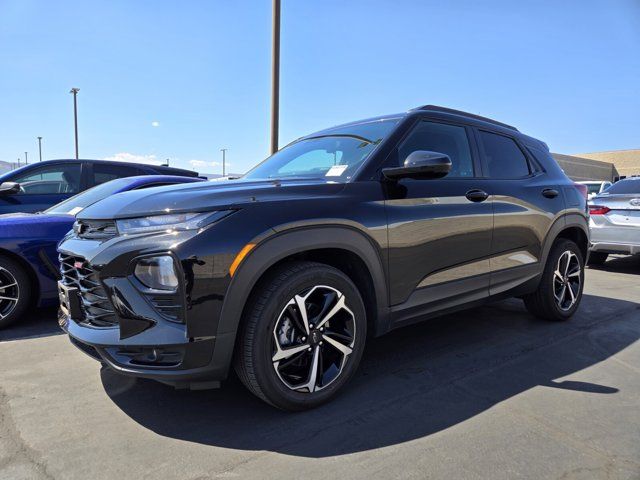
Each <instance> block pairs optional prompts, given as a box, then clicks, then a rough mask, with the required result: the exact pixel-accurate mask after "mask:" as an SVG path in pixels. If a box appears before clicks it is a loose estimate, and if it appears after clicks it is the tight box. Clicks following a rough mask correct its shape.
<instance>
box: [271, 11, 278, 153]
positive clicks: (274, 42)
mask: <svg viewBox="0 0 640 480" xmlns="http://www.w3.org/2000/svg"><path fill="white" fill-rule="evenodd" d="M272 23H273V25H272V37H271V154H272V155H273V154H274V153H276V152H277V151H278V127H279V116H280V0H273V18H272Z"/></svg>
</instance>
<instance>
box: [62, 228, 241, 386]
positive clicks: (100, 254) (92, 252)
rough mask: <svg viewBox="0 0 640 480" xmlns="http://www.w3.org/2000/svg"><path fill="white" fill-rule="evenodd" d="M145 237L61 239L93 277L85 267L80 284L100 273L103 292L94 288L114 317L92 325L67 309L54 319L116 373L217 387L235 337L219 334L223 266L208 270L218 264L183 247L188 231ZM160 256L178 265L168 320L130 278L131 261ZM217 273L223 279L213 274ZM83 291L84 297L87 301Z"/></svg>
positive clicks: (66, 252) (190, 236) (66, 250)
mask: <svg viewBox="0 0 640 480" xmlns="http://www.w3.org/2000/svg"><path fill="white" fill-rule="evenodd" d="M149 237H150V236H145V237H140V238H133V237H129V238H113V239H110V240H107V241H90V240H86V239H78V238H74V237H71V238H67V239H65V240H64V241H63V242H62V243H61V244H60V246H59V252H60V253H61V255H63V256H70V257H71V256H72V257H74V258H78V259H82V260H83V261H85V262H86V267H80V268H81V270H82V271H85V270H90V271H91V275H89V274H88V273H87V272H86V271H85V272H84V275H82V276H83V279H86V280H83V281H86V282H89V281H92V282H93V284H92V285H95V283H96V278H99V283H100V287H102V290H101V291H99V292H98V293H100V294H101V295H102V296H106V297H108V301H109V305H110V306H111V307H112V308H113V313H114V314H115V317H116V319H117V321H116V322H114V325H113V326H104V325H100V326H97V325H95V324H91V322H88V321H83V319H81V318H80V319H79V318H77V316H74V318H71V315H70V312H69V311H68V310H65V309H61V310H60V311H59V314H58V323H59V325H60V327H61V328H62V329H63V330H64V331H65V332H66V333H67V334H68V335H69V338H70V340H71V342H72V343H73V344H74V345H75V346H77V347H78V348H80V349H81V350H82V351H84V352H85V353H87V354H88V355H90V356H91V357H93V358H94V359H96V360H98V361H100V362H102V363H104V364H106V365H107V366H109V367H110V368H112V369H114V370H116V371H118V372H120V373H123V374H126V375H131V376H136V377H143V378H149V379H153V380H158V381H160V382H163V383H167V384H171V385H174V386H176V387H178V388H194V389H201V388H213V387H217V386H218V385H219V383H220V381H221V380H224V379H225V378H226V376H227V371H228V368H229V363H230V358H231V355H232V352H233V344H234V340H235V335H234V334H231V333H226V332H222V333H219V332H218V331H217V323H218V320H219V311H220V308H221V304H222V301H223V300H224V293H225V291H226V287H227V286H228V281H226V280H225V279H224V277H225V276H226V273H225V272H226V270H225V269H224V268H220V269H217V268H214V267H213V266H214V264H216V265H220V264H221V263H222V262H220V261H219V259H218V258H217V257H215V258H214V257H209V256H199V255H197V254H194V248H192V247H190V246H189V241H190V240H191V239H193V237H194V234H193V233H192V232H183V233H180V234H178V235H176V234H173V235H168V234H159V235H153V238H149ZM158 253H163V254H168V253H170V254H171V255H172V256H174V258H175V261H176V263H177V264H178V266H179V269H180V272H179V273H180V277H181V285H180V288H179V289H178V294H176V296H175V298H176V299H179V301H178V303H179V304H180V305H182V306H183V307H184V308H183V309H181V312H182V314H181V315H180V316H177V317H176V318H169V317H168V316H167V314H166V312H163V311H162V309H161V308H160V307H158V305H157V304H156V303H154V302H155V294H150V293H149V292H148V291H145V289H144V288H142V287H141V284H140V283H139V281H137V280H136V279H135V278H134V276H133V275H132V266H133V265H135V261H136V259H137V258H139V257H141V256H146V255H152V254H158ZM218 272H220V273H219V277H223V278H219V277H216V274H217V273H218ZM77 274H78V275H80V271H78V273H77ZM76 286H79V285H77V284H76ZM154 292H156V293H157V291H154ZM84 295H85V296H84V297H83V298H82V301H86V300H87V296H86V295H87V294H86V292H85V293H84ZM89 295H91V294H89ZM165 299H166V298H165ZM104 306H105V304H104V302H103V303H100V304H99V307H95V306H90V307H89V308H91V309H93V311H94V312H95V310H96V308H98V309H101V308H102V307H104ZM86 308H87V307H86V306H84V304H83V309H85V310H86Z"/></svg>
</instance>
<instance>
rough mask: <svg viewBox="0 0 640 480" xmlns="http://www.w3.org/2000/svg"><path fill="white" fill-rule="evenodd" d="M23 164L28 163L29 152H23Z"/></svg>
mask: <svg viewBox="0 0 640 480" xmlns="http://www.w3.org/2000/svg"><path fill="white" fill-rule="evenodd" d="M24 164H25V165H29V154H28V153H27V152H24Z"/></svg>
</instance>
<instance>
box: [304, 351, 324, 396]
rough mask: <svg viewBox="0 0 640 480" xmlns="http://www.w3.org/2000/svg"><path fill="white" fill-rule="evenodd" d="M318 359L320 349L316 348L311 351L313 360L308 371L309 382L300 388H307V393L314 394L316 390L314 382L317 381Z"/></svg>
mask: <svg viewBox="0 0 640 480" xmlns="http://www.w3.org/2000/svg"><path fill="white" fill-rule="evenodd" d="M319 358H320V347H316V348H315V349H314V350H313V360H311V369H310V370H309V381H308V382H307V383H306V384H304V385H302V386H301V387H300V388H305V387H306V388H307V389H308V390H309V392H314V391H315V389H316V382H317V380H318V363H319Z"/></svg>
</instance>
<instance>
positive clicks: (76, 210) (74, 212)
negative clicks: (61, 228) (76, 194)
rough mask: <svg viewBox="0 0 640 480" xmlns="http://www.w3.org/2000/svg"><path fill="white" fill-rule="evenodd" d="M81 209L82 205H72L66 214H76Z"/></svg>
mask: <svg viewBox="0 0 640 480" xmlns="http://www.w3.org/2000/svg"><path fill="white" fill-rule="evenodd" d="M81 211H82V207H74V208H72V209H71V210H69V211H68V212H67V215H77V214H78V213H80V212H81Z"/></svg>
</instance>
